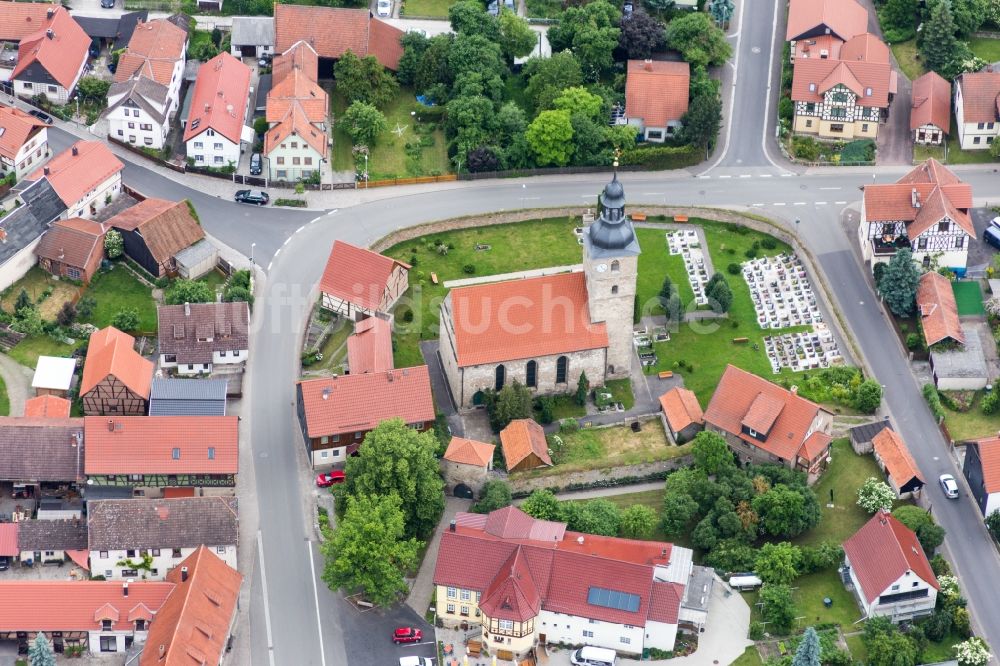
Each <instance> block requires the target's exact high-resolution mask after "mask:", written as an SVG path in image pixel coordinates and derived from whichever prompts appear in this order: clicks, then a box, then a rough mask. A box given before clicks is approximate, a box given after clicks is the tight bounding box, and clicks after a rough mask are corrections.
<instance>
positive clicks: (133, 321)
mask: <svg viewBox="0 0 1000 666" xmlns="http://www.w3.org/2000/svg"><path fill="white" fill-rule="evenodd" d="M111 325H112V326H114V327H115V328H117V329H118V330H119V331H135V330H138V328H139V311H138V310H136V309H135V308H125V309H122V310H119V311H118V312H117V313H116V314H115V316H114V318H112V320H111Z"/></svg>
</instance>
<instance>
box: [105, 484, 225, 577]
mask: <svg viewBox="0 0 1000 666" xmlns="http://www.w3.org/2000/svg"><path fill="white" fill-rule="evenodd" d="M86 533H87V535H88V536H87V543H88V544H89V545H88V549H89V551H90V566H91V571H93V572H94V574H95V575H97V574H100V575H103V576H104V577H105V578H106V579H107V580H111V579H113V578H137V577H138V576H139V575H140V573H142V575H143V577H144V578H147V579H149V580H163V579H164V578H165V577H166V576H167V574H168V573H169V572H170V570H171V569H173V568H174V567H176V566H177V565H178V564H180V562H181V560H182V559H185V558H187V557H188V556H190V555H191V554H192V553H194V552H195V551H196V550H197V549H198V548H200V547H201V546H205V547H207V548H208V549H209V550H210V551H211V552H213V553H215V555H217V556H218V557H219V559H221V560H222V561H223V562H225V563H226V564H228V565H229V566H230V567H232V568H233V569H236V544H237V542H238V533H239V517H238V513H237V505H236V498H235V497H184V498H177V499H126V500H99V501H96V502H90V503H88V505H87V525H86Z"/></svg>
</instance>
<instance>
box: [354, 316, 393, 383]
mask: <svg viewBox="0 0 1000 666" xmlns="http://www.w3.org/2000/svg"><path fill="white" fill-rule="evenodd" d="M347 367H348V368H349V369H350V372H351V374H352V375H361V374H364V373H366V372H385V371H386V370H392V326H391V325H390V324H389V322H387V321H385V320H384V319H380V318H378V317H368V318H367V319H362V320H361V321H359V322H358V323H357V324H355V325H354V333H353V334H351V335H350V336H348V338H347Z"/></svg>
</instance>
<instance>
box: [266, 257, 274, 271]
mask: <svg viewBox="0 0 1000 666" xmlns="http://www.w3.org/2000/svg"><path fill="white" fill-rule="evenodd" d="M271 266H274V259H272V260H271V262H270V263H269V264H268V265H267V272H268V273H270V272H271Z"/></svg>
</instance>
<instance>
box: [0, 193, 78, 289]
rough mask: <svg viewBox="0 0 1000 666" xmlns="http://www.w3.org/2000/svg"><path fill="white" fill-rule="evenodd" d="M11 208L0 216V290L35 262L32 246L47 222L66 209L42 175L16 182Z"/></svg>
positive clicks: (47, 224) (60, 214)
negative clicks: (33, 179) (34, 179)
mask: <svg viewBox="0 0 1000 666" xmlns="http://www.w3.org/2000/svg"><path fill="white" fill-rule="evenodd" d="M15 197H16V198H15V199H14V201H15V202H20V203H21V205H20V206H17V205H16V204H15V208H14V210H13V211H11V212H10V213H8V214H7V215H5V216H3V217H2V218H0V290H2V289H6V288H7V287H9V286H11V285H12V284H14V283H15V282H17V281H18V280H20V279H21V278H22V277H24V276H25V275H26V274H27V272H28V271H29V270H31V267H32V266H34V265H35V264H36V263H38V258H37V257H36V256H35V248H36V247H37V246H38V243H39V240H40V239H41V237H42V234H44V233H45V231H46V230H47V229H48V228H49V223H51V222H52V221H53V220H55V219H57V218H59V217H60V216H62V215H63V214H64V213H65V212H66V205H65V204H64V203H63V202H62V201H61V200H60V199H59V195H58V194H56V191H55V190H54V189H52V186H51V185H50V184H49V182H48V181H47V180H45V179H42V180H36V181H34V182H32V181H26V180H25V181H21V182H20V183H18V184H17V185H16V186H15Z"/></svg>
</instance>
